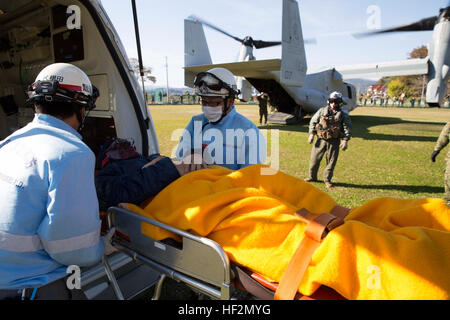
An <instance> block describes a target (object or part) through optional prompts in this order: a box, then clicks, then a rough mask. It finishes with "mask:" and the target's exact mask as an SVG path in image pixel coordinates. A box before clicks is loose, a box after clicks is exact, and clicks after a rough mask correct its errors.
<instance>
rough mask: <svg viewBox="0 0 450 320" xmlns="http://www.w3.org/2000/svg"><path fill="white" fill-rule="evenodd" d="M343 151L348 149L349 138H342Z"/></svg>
mask: <svg viewBox="0 0 450 320" xmlns="http://www.w3.org/2000/svg"><path fill="white" fill-rule="evenodd" d="M340 147H341V149H342V151H345V150H347V147H348V140H341V145H340Z"/></svg>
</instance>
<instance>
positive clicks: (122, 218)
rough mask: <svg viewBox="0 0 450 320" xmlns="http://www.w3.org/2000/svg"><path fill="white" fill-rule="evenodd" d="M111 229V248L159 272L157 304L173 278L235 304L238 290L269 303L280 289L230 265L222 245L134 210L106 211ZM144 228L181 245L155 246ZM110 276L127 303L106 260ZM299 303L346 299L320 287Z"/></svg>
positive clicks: (156, 288) (115, 209)
mask: <svg viewBox="0 0 450 320" xmlns="http://www.w3.org/2000/svg"><path fill="white" fill-rule="evenodd" d="M106 218H107V226H108V228H112V227H114V228H115V229H116V232H115V235H114V236H113V238H112V239H111V243H112V245H113V246H114V247H116V248H117V249H118V250H119V251H120V252H123V253H125V254H127V255H128V256H130V257H131V258H132V259H134V260H136V261H139V262H142V263H144V264H146V265H147V266H149V267H151V268H153V269H154V270H156V271H157V272H159V273H160V275H159V279H158V281H157V283H156V285H155V290H154V295H153V299H154V300H157V299H158V298H159V297H160V293H161V288H162V286H163V284H164V280H165V279H166V278H167V277H169V278H172V279H174V280H176V281H180V282H183V283H184V284H186V285H187V286H189V287H191V288H193V289H194V291H197V292H199V293H202V294H204V295H206V296H208V297H210V298H212V299H219V300H230V299H231V300H233V299H236V295H235V292H236V291H235V289H239V290H245V291H246V292H248V293H249V294H251V295H253V296H254V297H255V298H257V299H264V300H270V299H273V298H274V293H275V291H276V289H277V286H278V284H277V283H276V282H271V281H269V280H267V279H265V278H264V277H262V276H261V275H258V274H255V273H253V272H251V271H250V270H248V269H246V268H243V267H241V266H238V265H236V264H234V263H232V262H230V260H229V258H228V256H227V254H226V253H225V252H224V250H223V249H222V248H221V247H220V245H219V244H217V243H216V242H214V241H213V240H211V239H208V238H205V237H199V236H196V235H193V234H191V233H189V232H185V231H182V230H179V229H176V228H173V227H171V226H168V225H165V224H163V223H161V222H159V221H156V220H152V219H149V218H147V217H144V216H141V215H138V214H136V213H134V212H131V211H129V210H126V209H123V208H119V207H111V208H109V209H108V211H107V217H106ZM142 223H148V224H151V225H154V226H156V227H159V228H162V229H165V230H167V231H169V232H172V233H174V234H176V235H177V236H179V237H180V239H181V241H180V242H178V241H174V240H173V239H165V240H162V241H156V240H154V239H152V238H150V237H148V236H146V235H144V234H143V233H142V231H141V226H142ZM103 263H104V267H105V271H106V274H107V276H108V278H109V280H110V283H111V285H112V288H113V290H114V292H115V295H116V297H117V298H118V299H119V300H122V299H124V295H123V294H122V291H121V288H120V286H119V284H118V282H117V280H116V278H115V275H114V273H113V272H112V271H111V268H110V266H109V261H108V258H106V257H105V259H104V260H103ZM295 299H303V300H316V299H317V300H340V299H344V298H343V297H342V296H341V295H339V294H338V293H336V292H335V291H334V290H332V289H330V288H328V287H324V286H322V287H320V288H319V289H318V290H317V291H316V292H315V293H314V295H312V296H310V297H307V296H302V295H301V294H299V293H297V295H296V296H295Z"/></svg>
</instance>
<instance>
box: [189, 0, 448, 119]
mask: <svg viewBox="0 0 450 320" xmlns="http://www.w3.org/2000/svg"><path fill="white" fill-rule="evenodd" d="M449 12H450V9H449V8H446V9H441V12H440V14H439V16H437V17H430V18H427V19H422V20H420V21H418V22H416V23H413V24H410V25H407V26H402V27H396V28H390V29H384V30H377V31H376V32H372V33H366V34H360V36H368V35H373V34H380V33H385V32H397V31H422V30H434V32H433V38H432V40H431V43H430V45H429V56H428V57H426V58H424V59H408V60H404V61H395V62H383V63H372V64H364V65H353V66H341V67H335V68H323V69H321V70H310V71H309V72H308V73H307V63H306V56H305V43H308V41H307V40H305V41H304V39H303V34H302V27H301V22H300V14H299V8H298V3H297V1H295V0H283V8H282V34H281V41H262V40H253V39H252V38H251V37H245V38H244V39H240V38H238V37H235V36H233V35H231V34H229V33H227V32H226V31H224V30H222V29H221V28H218V27H216V26H214V25H212V24H210V23H208V22H206V21H204V20H202V19H200V18H197V17H195V16H190V17H188V18H187V19H185V20H184V28H185V49H184V53H185V85H186V86H188V87H192V86H193V79H194V76H195V74H196V73H198V72H201V71H207V70H208V69H210V68H213V67H224V68H227V69H229V70H230V71H231V72H233V74H234V75H235V76H237V84H238V89H239V90H240V91H241V94H240V96H239V98H240V99H241V100H244V101H248V100H249V99H250V95H251V86H253V87H255V88H256V90H258V91H259V92H266V93H268V95H269V97H270V102H271V104H272V105H273V106H274V107H275V108H276V110H277V112H275V113H272V114H271V115H270V116H269V119H268V120H269V122H270V123H282V124H292V123H297V122H299V121H300V120H301V119H302V117H303V116H304V115H305V114H312V113H314V112H315V111H317V110H318V109H319V108H320V107H322V106H324V105H326V103H327V98H328V96H329V94H330V93H331V92H333V91H339V92H341V93H342V94H343V96H344V101H345V102H346V105H344V107H343V110H344V111H346V112H349V111H351V110H353V109H354V108H356V90H355V87H354V86H353V85H351V84H349V83H347V82H345V81H344V80H346V79H353V78H376V77H385V76H402V75H420V74H426V75H428V85H427V95H426V102H427V104H428V105H429V106H441V105H443V100H444V97H445V95H446V87H447V79H448V75H449V72H448V70H449V65H450V51H449V39H450V23H449ZM203 25H205V26H207V27H209V28H212V29H214V30H216V31H218V32H221V33H223V34H225V35H227V36H229V37H231V38H233V39H235V40H237V41H239V42H241V43H242V47H241V51H240V55H239V60H238V62H232V63H222V64H212V60H211V56H210V53H209V49H208V45H207V43H206V38H205V34H204V31H203ZM276 45H281V46H282V49H281V52H282V53H281V59H268V60H255V57H254V56H253V47H254V48H256V49H260V48H267V47H270V46H276Z"/></svg>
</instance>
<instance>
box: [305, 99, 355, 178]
mask: <svg viewBox="0 0 450 320" xmlns="http://www.w3.org/2000/svg"><path fill="white" fill-rule="evenodd" d="M309 134H316V135H317V136H318V139H317V141H316V142H315V143H314V146H313V148H312V150H311V159H310V164H309V178H310V179H313V180H317V171H318V170H319V166H320V162H321V161H322V158H323V156H324V155H325V154H326V161H327V166H326V168H325V170H324V173H323V175H324V182H325V183H331V178H333V172H334V167H335V166H336V163H337V159H338V156H339V145H340V140H341V139H343V140H347V141H348V140H350V138H351V135H352V122H351V120H350V117H349V116H348V115H347V114H346V113H345V112H342V111H333V110H332V109H331V107H329V106H326V107H323V108H321V109H319V110H318V111H317V112H316V113H315V114H314V116H313V117H312V118H311V121H310V122H309Z"/></svg>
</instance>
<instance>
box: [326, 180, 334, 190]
mask: <svg viewBox="0 0 450 320" xmlns="http://www.w3.org/2000/svg"><path fill="white" fill-rule="evenodd" d="M333 187H334V184H332V183H331V182H325V188H327V189H331V188H333Z"/></svg>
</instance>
